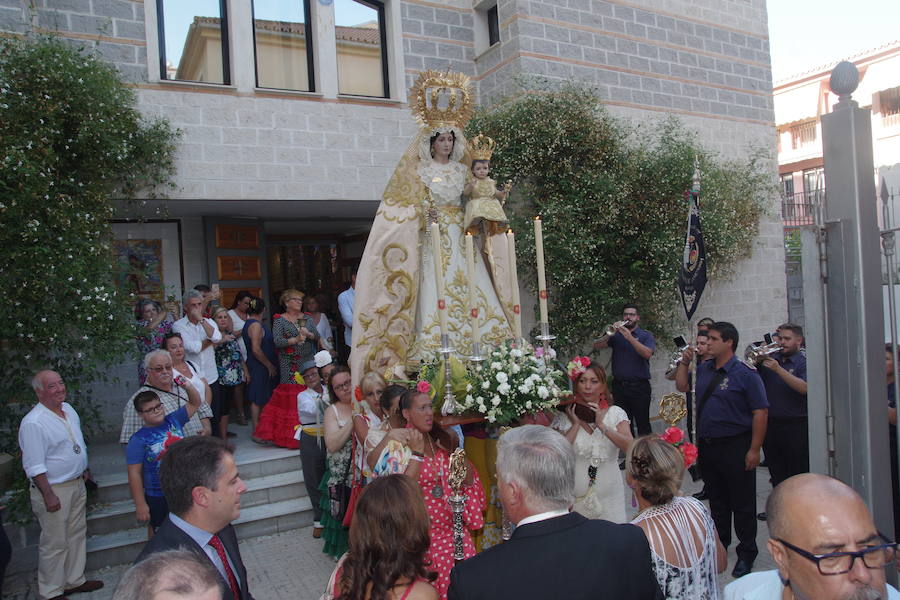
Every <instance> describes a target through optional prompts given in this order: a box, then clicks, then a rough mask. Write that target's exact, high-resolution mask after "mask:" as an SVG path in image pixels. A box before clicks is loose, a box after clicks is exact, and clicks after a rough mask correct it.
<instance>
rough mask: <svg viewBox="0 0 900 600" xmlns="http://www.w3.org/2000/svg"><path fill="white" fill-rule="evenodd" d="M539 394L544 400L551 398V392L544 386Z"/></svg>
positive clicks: (539, 388) (540, 388)
mask: <svg viewBox="0 0 900 600" xmlns="http://www.w3.org/2000/svg"><path fill="white" fill-rule="evenodd" d="M537 394H538V396H540V397H541V399H542V400H546V399H547V398H548V397H549V396H550V390H548V389H547V388H546V387H545V386H543V385H542V386H539V387H538V389H537Z"/></svg>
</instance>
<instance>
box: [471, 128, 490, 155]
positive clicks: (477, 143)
mask: <svg viewBox="0 0 900 600" xmlns="http://www.w3.org/2000/svg"><path fill="white" fill-rule="evenodd" d="M468 145H469V154H471V155H472V160H491V156H492V155H493V154H494V145H495V144H494V139H493V138H489V137H488V136H486V135H484V134H483V133H479V134H478V135H477V136H475V137H474V138H472V139H471V140H469V144H468Z"/></svg>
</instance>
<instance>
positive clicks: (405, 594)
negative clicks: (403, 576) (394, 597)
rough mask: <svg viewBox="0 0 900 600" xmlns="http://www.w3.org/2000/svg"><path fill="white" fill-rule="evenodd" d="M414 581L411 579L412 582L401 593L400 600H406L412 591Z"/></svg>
mask: <svg viewBox="0 0 900 600" xmlns="http://www.w3.org/2000/svg"><path fill="white" fill-rule="evenodd" d="M416 581H418V580H416V579H413V582H412V583H411V584H409V585H408V586H407V587H406V591H405V592H403V596H401V597H400V600H406V597H407V596H409V593H410V592H411V591H412V589H413V586H414V585H416Z"/></svg>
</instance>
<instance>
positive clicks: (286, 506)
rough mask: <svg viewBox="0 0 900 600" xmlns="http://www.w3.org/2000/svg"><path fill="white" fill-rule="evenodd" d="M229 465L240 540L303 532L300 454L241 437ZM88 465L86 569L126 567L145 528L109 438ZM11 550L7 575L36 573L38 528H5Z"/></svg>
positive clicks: (308, 517) (306, 511) (306, 517)
mask: <svg viewBox="0 0 900 600" xmlns="http://www.w3.org/2000/svg"><path fill="white" fill-rule="evenodd" d="M235 445H236V446H237V448H236V450H235V460H236V461H237V465H238V471H239V473H240V476H241V478H242V479H243V480H244V482H245V483H246V485H247V491H246V492H245V493H244V494H243V496H242V497H241V516H240V518H239V519H238V520H237V521H236V522H235V526H236V527H237V530H238V536H239V537H241V538H242V539H246V538H249V537H255V536H259V535H269V534H272V533H276V532H283V531H288V530H291V529H296V528H299V527H305V526H307V525H309V524H311V523H312V521H313V516H312V506H311V505H310V501H309V498H308V497H307V495H306V487H305V486H304V485H303V474H302V469H301V465H300V454H299V452H298V451H297V450H287V449H284V448H277V447H272V446H259V445H256V444H253V443H252V442H251V441H250V440H249V436H243V435H241V437H239V438H237V439H236V440H235ZM90 452H91V466H92V472H93V474H94V479H95V480H96V481H97V483H98V486H99V487H98V493H97V494H96V495H92V496H91V502H92V505H91V507H90V510H89V511H88V515H87V521H88V540H87V563H88V568H89V569H96V568H101V567H104V566H110V565H117V564H123V563H128V562H131V561H133V560H134V558H135V557H136V556H137V554H138V553H139V552H140V550H141V548H143V546H144V544H145V543H146V541H147V529H146V527H144V526H140V525H138V524H137V522H136V520H135V517H134V504H133V502H132V500H131V493H130V491H129V489H128V477H127V475H126V467H125V455H124V452H123V451H122V448H121V446H120V445H119V444H118V443H116V442H115V441H113V440H112V439H110V440H108V441H105V442H101V443H97V444H94V445H92V447H91V448H90ZM6 529H7V533H8V534H9V536H10V541H11V542H12V545H13V557H12V561H11V562H10V565H9V567H8V568H7V573H9V574H13V573H21V572H26V571H33V570H35V569H36V568H37V544H38V540H39V537H40V527H39V526H38V525H37V523H36V522H34V523H30V524H28V525H26V526H24V527H21V526H11V525H7V526H6Z"/></svg>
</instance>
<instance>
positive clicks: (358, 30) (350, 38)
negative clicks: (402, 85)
mask: <svg viewBox="0 0 900 600" xmlns="http://www.w3.org/2000/svg"><path fill="white" fill-rule="evenodd" d="M334 35H335V38H336V39H335V42H336V45H337V62H338V93H341V94H348V95H352V96H375V97H378V98H387V97H388V96H390V93H391V92H390V89H389V86H388V61H387V31H386V28H385V18H384V3H383V2H375V1H374V0H335V2H334Z"/></svg>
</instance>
